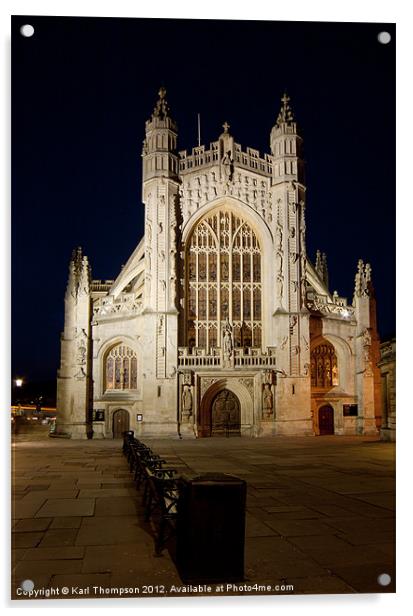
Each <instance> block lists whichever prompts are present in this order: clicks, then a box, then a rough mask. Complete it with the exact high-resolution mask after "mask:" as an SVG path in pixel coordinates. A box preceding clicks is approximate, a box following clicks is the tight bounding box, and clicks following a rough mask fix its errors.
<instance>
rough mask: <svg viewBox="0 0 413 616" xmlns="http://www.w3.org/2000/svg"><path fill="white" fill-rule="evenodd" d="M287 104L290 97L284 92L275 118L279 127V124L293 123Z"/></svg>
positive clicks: (290, 110)
mask: <svg viewBox="0 0 413 616" xmlns="http://www.w3.org/2000/svg"><path fill="white" fill-rule="evenodd" d="M289 102H290V97H289V96H288V95H287V93H286V92H284V94H283V96H282V97H281V103H282V105H281V109H280V113H279V114H278V118H277V126H280V125H281V124H291V123H292V122H294V115H293V112H292V109H291V107H290V105H289Z"/></svg>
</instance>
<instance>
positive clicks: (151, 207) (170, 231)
mask: <svg viewBox="0 0 413 616" xmlns="http://www.w3.org/2000/svg"><path fill="white" fill-rule="evenodd" d="M229 128H230V127H229V125H228V124H227V123H225V124H224V126H223V129H224V130H223V132H222V133H221V134H220V136H219V137H218V139H217V140H216V141H214V142H212V143H211V144H210V146H209V148H207V147H206V146H204V145H200V146H198V147H195V148H193V150H192V152H190V153H188V152H187V151H184V152H178V150H177V136H178V129H177V126H176V124H175V122H174V120H173V119H172V116H171V113H170V110H169V107H168V104H167V101H166V93H165V91H164V90H163V89H161V90H160V92H159V99H158V101H157V103H156V106H155V109H154V111H153V113H152V115H151V117H150V119H149V120H148V121H147V122H146V126H145V139H144V143H143V151H142V161H143V185H142V200H143V203H144V217H145V233H144V237H143V238H142V240H141V241H140V243H139V244H138V246H137V247H136V249H135V251H134V252H133V254H132V255H131V257H130V259H129V261H128V262H127V263H126V265H125V266H124V267H123V269H122V271H121V272H120V274H119V276H118V278H117V279H116V280H115V281H96V280H93V279H92V278H91V272H90V266H89V263H88V259H87V257H85V256H83V254H82V253H81V251H80V250H78V251H77V252H75V253H74V255H73V258H72V260H71V262H70V274H69V282H68V287H67V292H66V298H65V328H64V332H63V334H62V356H61V367H60V370H59V376H58V427H57V432H58V434H68V435H71V436H72V437H79V438H84V437H86V435H89V436H91V435H92V434H93V437H94V438H97V437H105V438H112V437H113V436H119V434H120V433H121V431H122V430H124V429H126V428H127V427H130V428H131V429H133V430H135V432H136V433H137V434H138V435H140V436H143V437H144V436H167V437H178V436H181V437H182V438H194V437H209V436H213V437H214V436H220V435H225V434H226V435H228V434H230V435H231V434H233V435H241V436H253V437H259V436H264V435H314V434H315V435H318V434H376V433H377V431H378V428H379V427H380V403H381V398H380V373H379V371H378V368H377V361H378V359H379V340H378V336H377V329H376V319H375V301H374V292H373V287H372V281H371V268H370V265H369V264H364V263H363V261H361V260H360V261H359V263H358V267H357V273H356V279H355V290H354V298H353V302H352V304H351V305H348V304H347V300H346V299H345V298H343V297H340V296H339V295H338V294H337V292H334V293H331V292H330V290H329V288H328V272H327V260H326V256H325V255H324V254H321V253H317V256H316V260H315V264H314V265H313V264H312V262H311V261H310V259H309V258H308V256H307V252H306V188H305V183H304V163H303V159H302V139H301V137H300V135H299V133H298V131H297V125H296V122H295V119H294V117H293V112H292V110H291V108H290V106H289V99H288V97H287V96H285V95H284V96H283V98H282V101H281V109H280V112H279V115H278V117H277V120H276V123H275V125H274V127H273V129H272V131H271V135H270V149H271V153H270V154H265V155H264V156H261V155H260V153H259V152H258V151H257V150H254V149H252V148H246V149H245V150H244V149H242V148H241V146H240V145H239V144H238V143H236V142H235V140H234V138H233V136H232V135H231V133H230V131H229ZM332 222H333V221H332Z"/></svg>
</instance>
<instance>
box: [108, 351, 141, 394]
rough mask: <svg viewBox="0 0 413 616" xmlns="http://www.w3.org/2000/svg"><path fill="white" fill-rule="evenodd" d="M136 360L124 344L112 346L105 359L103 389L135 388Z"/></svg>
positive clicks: (136, 377)
mask: <svg viewBox="0 0 413 616" xmlns="http://www.w3.org/2000/svg"><path fill="white" fill-rule="evenodd" d="M137 380H138V360H137V356H136V353H135V351H133V350H132V349H131V348H130V347H128V346H126V345H125V344H118V345H116V346H114V347H113V348H112V349H111V350H110V351H109V353H108V354H107V355H106V359H105V389H107V390H108V389H137Z"/></svg>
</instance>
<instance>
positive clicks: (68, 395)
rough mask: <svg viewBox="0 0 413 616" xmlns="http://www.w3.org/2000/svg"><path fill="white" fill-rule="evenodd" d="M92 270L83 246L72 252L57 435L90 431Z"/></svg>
mask: <svg viewBox="0 0 413 616" xmlns="http://www.w3.org/2000/svg"><path fill="white" fill-rule="evenodd" d="M90 283H91V269H90V265H89V261H88V258H87V256H85V255H83V253H82V249H81V248H77V249H76V250H75V251H73V254H72V257H71V260H70V263H69V276H68V282H67V287H66V293H65V322H64V330H63V333H62V336H61V363H60V369H59V371H58V379H57V420H56V433H55V435H56V436H66V437H72V438H86V437H87V436H88V435H90V432H91V423H90V422H91V418H90V416H89V415H90V412H91V404H90V397H91V350H92V349H91V331H90V327H91V325H90V322H91V319H90V316H91V313H90V311H91V299H90Z"/></svg>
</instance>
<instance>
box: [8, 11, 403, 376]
mask: <svg viewBox="0 0 413 616" xmlns="http://www.w3.org/2000/svg"><path fill="white" fill-rule="evenodd" d="M24 23H31V24H33V26H34V28H35V34H34V36H33V37H32V38H23V37H22V36H20V34H19V28H20V26H21V25H22V24H24ZM381 30H387V31H389V32H390V33H391V34H392V37H393V38H392V42H391V43H390V44H388V45H381V44H379V43H378V41H377V33H378V32H380V31H381ZM394 41H395V27H394V26H393V25H389V24H349V23H348V24H343V23H342V24H334V23H330V24H328V23H307V22H301V23H299V22H296V23H292V22H252V21H248V22H237V21H208V20H205V21H200V20H160V19H145V20H143V19H142V20H140V19H121V18H116V19H106V18H73V17H66V18H60V17H21V16H19V17H14V18H13V19H12V172H13V177H12V301H13V305H12V317H13V324H12V326H13V330H12V346H13V357H12V372H13V375H15V374H22V375H25V377H26V378H28V379H31V380H33V379H53V378H54V377H55V374H56V370H57V368H58V362H59V347H60V342H59V336H60V332H61V330H62V329H63V296H64V290H65V285H66V279H67V267H68V260H69V258H70V254H71V251H72V249H73V248H74V247H75V246H78V245H82V246H83V247H84V250H85V252H86V254H87V255H88V256H89V258H90V261H91V264H92V273H93V277H94V278H114V277H116V275H117V274H118V272H119V269H120V267H121V265H122V264H123V263H125V262H126V260H127V259H128V257H129V255H130V253H131V252H132V250H133V249H134V247H135V246H136V244H137V242H138V241H139V239H140V237H141V235H142V230H143V206H142V203H141V158H140V153H141V148H142V140H143V137H144V123H145V120H146V119H147V118H148V117H149V115H150V113H151V111H152V109H153V106H154V103H155V101H156V97H157V91H158V89H159V86H160V85H161V84H163V85H165V87H166V88H167V92H168V96H167V98H168V101H169V104H170V106H171V109H172V113H173V116H174V117H175V119H176V120H177V122H178V127H179V142H178V147H179V149H190V148H191V147H192V146H194V145H196V139H197V113H198V112H199V113H201V121H202V142H203V143H206V144H209V142H210V141H213V140H215V139H216V138H217V137H218V135H219V133H220V132H221V131H222V128H221V125H222V123H223V122H224V121H225V120H227V121H228V122H229V124H230V125H231V129H230V130H231V133H232V134H233V135H234V137H235V140H236V141H237V142H238V143H241V144H242V146H243V148H245V147H246V146H250V147H254V148H257V149H259V150H260V151H261V152H269V134H270V130H271V127H272V125H273V124H274V123H275V120H276V117H277V114H278V110H279V99H280V96H281V95H282V92H283V90H284V89H287V91H288V93H289V95H290V96H291V105H292V107H293V109H294V112H295V116H296V118H297V121H298V123H299V126H300V130H301V134H302V135H303V138H304V152H305V159H306V161H307V164H306V176H307V188H308V192H307V243H308V245H307V248H308V253H309V256H310V258H311V259H312V260H313V259H314V254H315V250H316V249H317V248H320V249H321V250H323V251H325V252H326V253H327V256H328V265H329V272H330V286H331V289H332V290H333V289H337V290H338V292H339V293H340V294H342V295H347V296H348V298H349V300H350V301H351V298H352V292H353V282H354V275H355V272H356V265H357V260H358V259H359V258H363V259H364V260H365V261H370V262H371V264H372V267H373V281H374V284H375V287H376V293H377V299H378V318H379V330H380V335H381V337H382V338H383V339H384V338H386V337H388V336H390V335H394V333H395V151H394V150H395V42H394Z"/></svg>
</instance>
